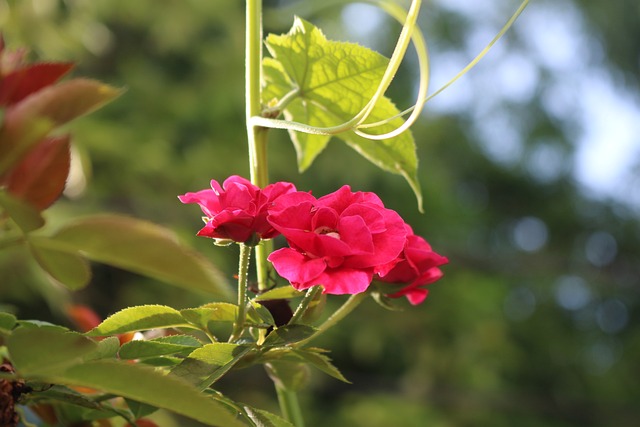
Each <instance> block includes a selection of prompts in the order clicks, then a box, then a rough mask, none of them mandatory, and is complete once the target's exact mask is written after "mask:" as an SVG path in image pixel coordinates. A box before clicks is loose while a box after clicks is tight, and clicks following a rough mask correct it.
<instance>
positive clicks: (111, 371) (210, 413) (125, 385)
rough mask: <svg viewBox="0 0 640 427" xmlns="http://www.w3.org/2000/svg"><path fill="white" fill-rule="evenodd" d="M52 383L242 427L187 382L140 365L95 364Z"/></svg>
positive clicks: (228, 426)
mask: <svg viewBox="0 0 640 427" xmlns="http://www.w3.org/2000/svg"><path fill="white" fill-rule="evenodd" d="M50 380H51V381H52V382H58V383H62V384H68V385H77V386H82V387H91V388H95V389H98V390H101V391H104V392H107V393H113V394H115V395H118V396H123V397H126V398H129V399H132V400H136V401H139V402H142V403H146V404H148V405H152V406H156V407H158V408H163V409H167V410H169V411H173V412H175V413H177V414H180V415H184V416H186V417H189V418H193V419H194V420H197V421H200V422H201V423H204V424H205V425H208V426H220V427H242V426H243V424H242V423H241V422H240V421H239V420H238V419H237V418H236V416H235V414H232V413H230V412H229V411H228V410H227V409H226V407H225V406H223V405H221V404H220V403H218V402H216V401H215V400H213V399H211V398H209V397H207V396H205V395H204V394H202V393H200V391H199V390H197V389H196V388H194V387H193V386H192V385H190V384H189V383H187V382H185V381H184V380H182V379H180V378H177V377H175V376H173V375H165V374H163V373H161V372H157V371H155V370H154V369H153V368H150V367H148V366H144V365H140V364H131V363H123V362H116V361H106V360H101V361H92V362H87V363H83V364H80V365H76V366H72V367H70V368H69V369H67V370H66V371H64V372H62V373H60V374H56V375H55V376H51V377H50Z"/></svg>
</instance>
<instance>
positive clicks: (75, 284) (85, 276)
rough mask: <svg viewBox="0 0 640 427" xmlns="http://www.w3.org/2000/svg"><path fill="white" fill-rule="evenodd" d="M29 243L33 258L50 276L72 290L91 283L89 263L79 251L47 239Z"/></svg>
mask: <svg viewBox="0 0 640 427" xmlns="http://www.w3.org/2000/svg"><path fill="white" fill-rule="evenodd" d="M28 242H29V249H30V250H31V253H32V254H33V258H34V259H35V260H36V261H37V262H38V264H39V265H40V267H41V268H42V269H43V270H44V271H46V272H47V274H49V276H51V277H53V278H54V279H56V280H57V281H58V282H60V283H61V284H63V285H64V286H66V287H67V288H69V289H72V290H76V289H80V288H83V287H85V286H86V285H87V284H88V283H89V280H90V279H91V268H90V267H89V262H88V261H87V260H86V259H85V258H84V257H82V256H81V255H80V253H79V252H78V251H74V250H72V249H71V250H70V249H69V248H67V247H65V246H64V245H60V243H59V242H57V241H55V240H53V239H49V238H47V237H31V238H29V240H28Z"/></svg>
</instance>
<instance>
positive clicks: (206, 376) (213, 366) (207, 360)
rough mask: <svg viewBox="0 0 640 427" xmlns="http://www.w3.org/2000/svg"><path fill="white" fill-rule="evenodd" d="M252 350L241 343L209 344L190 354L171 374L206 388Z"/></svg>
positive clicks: (200, 387)
mask: <svg viewBox="0 0 640 427" xmlns="http://www.w3.org/2000/svg"><path fill="white" fill-rule="evenodd" d="M250 350H251V347H250V346H247V345H240V344H230V343H212V344H207V345H204V346H202V347H200V348H199V349H196V350H194V351H193V352H192V353H191V354H189V356H187V358H185V359H184V361H183V362H182V363H180V364H179V365H178V366H176V367H175V368H173V369H172V370H171V374H172V375H176V376H178V377H181V378H183V379H185V380H186V381H188V382H190V383H192V384H194V385H195V386H196V387H198V388H199V389H205V388H207V387H209V386H210V385H211V384H213V383H214V382H215V381H217V380H218V379H219V378H220V377H222V376H223V375H224V374H226V373H227V372H228V371H229V370H230V369H231V368H232V367H233V365H235V364H236V363H237V362H238V361H239V360H240V359H241V358H242V357H243V356H244V355H245V354H247V353H248V352H249V351H250Z"/></svg>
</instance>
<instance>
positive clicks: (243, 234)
mask: <svg viewBox="0 0 640 427" xmlns="http://www.w3.org/2000/svg"><path fill="white" fill-rule="evenodd" d="M211 188H212V189H211V190H209V189H206V190H201V191H198V192H196V193H186V194H184V195H182V196H178V199H180V201H181V202H182V203H197V204H198V205H200V209H202V212H203V213H204V214H205V218H204V220H205V221H206V225H205V226H204V227H203V228H202V229H201V230H200V231H199V232H198V236H204V237H211V238H212V239H225V240H233V241H235V242H240V243H245V242H249V241H253V240H254V239H255V238H256V237H259V238H261V239H270V238H272V237H275V236H276V235H278V232H277V231H276V230H275V229H274V228H273V227H272V226H271V224H269V222H267V208H268V207H269V206H270V205H271V204H272V203H273V202H274V201H275V200H276V199H277V198H278V197H280V196H282V195H283V194H287V193H291V192H294V191H296V188H295V186H294V185H293V184H291V183H288V182H277V183H275V184H270V185H268V186H266V187H265V188H264V189H262V190H261V189H260V188H259V187H257V186H255V185H253V184H252V183H251V182H250V181H248V180H247V179H245V178H242V177H240V176H235V175H234V176H231V177H229V178H227V179H226V180H225V181H224V183H223V185H222V187H221V186H220V184H218V182H217V181H216V180H211Z"/></svg>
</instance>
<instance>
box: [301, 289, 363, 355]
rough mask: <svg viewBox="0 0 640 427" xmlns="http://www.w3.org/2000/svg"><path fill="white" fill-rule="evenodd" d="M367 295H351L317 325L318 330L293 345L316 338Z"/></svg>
mask: <svg viewBox="0 0 640 427" xmlns="http://www.w3.org/2000/svg"><path fill="white" fill-rule="evenodd" d="M367 295H368V294H367V293H366V292H361V293H359V294H355V295H351V296H350V297H349V299H348V300H346V301H345V303H344V304H342V306H341V307H340V308H339V309H337V310H336V311H335V312H334V313H333V314H332V315H331V316H330V317H329V318H328V319H327V320H325V321H324V323H323V324H322V325H320V326H319V327H318V330H317V331H316V332H315V333H314V334H313V335H311V336H309V337H308V338H306V339H304V340H302V341H298V342H297V343H296V344H295V346H296V347H300V346H303V345H305V344H306V343H308V342H309V341H311V340H313V339H315V338H317V337H318V336H319V335H322V334H323V333H325V332H326V331H327V330H328V329H329V328H331V327H333V326H335V325H336V323H338V322H339V321H341V320H342V319H344V318H345V317H347V315H348V314H349V313H351V312H352V311H353V310H354V309H355V308H356V307H357V306H358V305H360V303H361V302H362V301H363V300H364V299H365V298H366V297H367Z"/></svg>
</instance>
